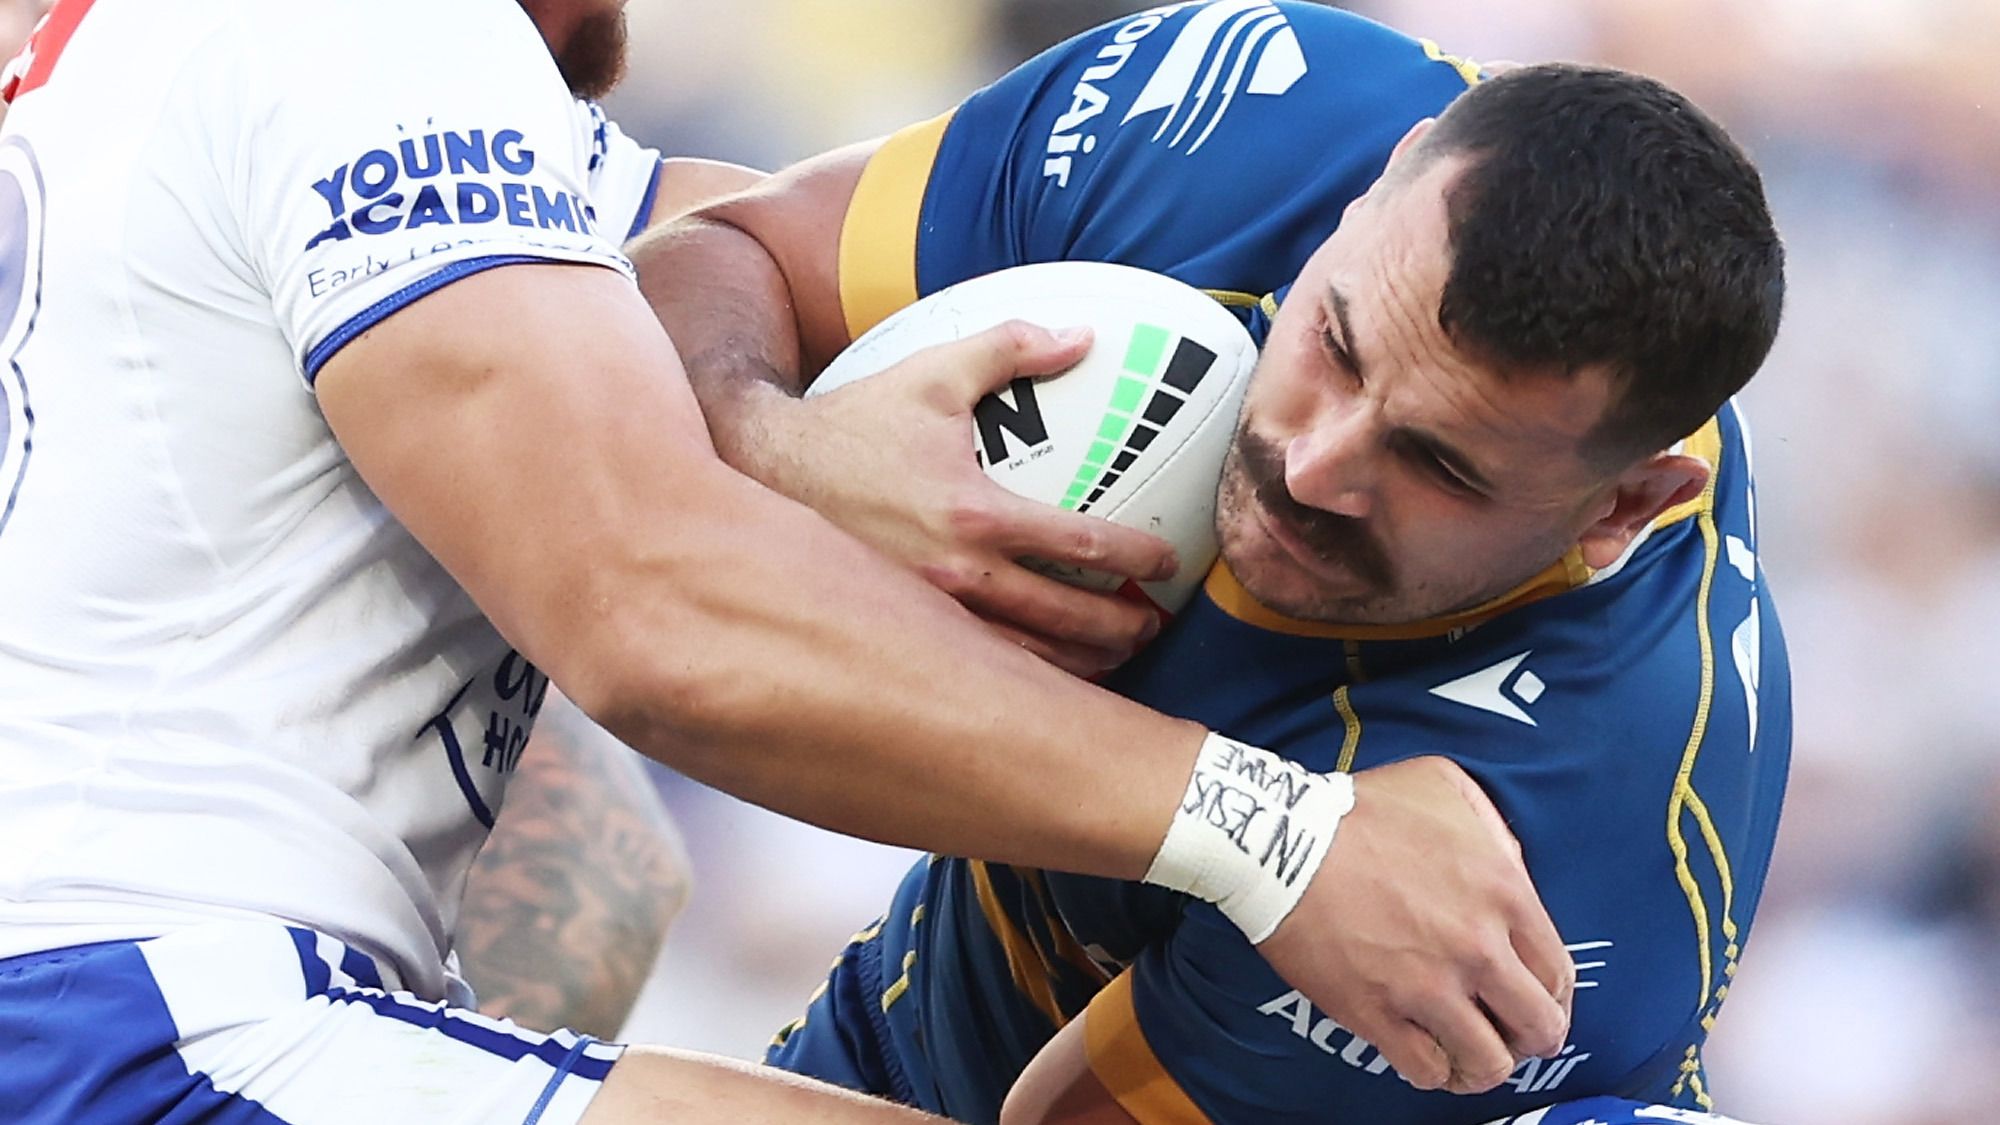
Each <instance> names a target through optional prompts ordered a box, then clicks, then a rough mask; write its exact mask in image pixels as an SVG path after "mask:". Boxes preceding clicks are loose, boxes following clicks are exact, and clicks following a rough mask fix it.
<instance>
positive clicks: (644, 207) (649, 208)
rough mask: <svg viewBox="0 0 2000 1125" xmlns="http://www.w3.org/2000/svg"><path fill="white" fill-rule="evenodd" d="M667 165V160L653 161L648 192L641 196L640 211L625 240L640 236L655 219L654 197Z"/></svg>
mask: <svg viewBox="0 0 2000 1125" xmlns="http://www.w3.org/2000/svg"><path fill="white" fill-rule="evenodd" d="M666 166H667V162H666V161H665V160H655V161H653V174H652V176H651V177H649V178H648V179H647V180H646V194H645V195H643V196H641V197H640V198H639V213H638V214H637V215H636V216H634V217H633V219H632V229H631V230H628V231H626V232H625V241H627V242H630V241H632V240H633V239H635V238H637V237H639V235H640V234H641V233H642V232H644V231H645V229H646V227H647V226H648V225H650V224H651V223H652V221H653V197H654V196H655V195H658V194H659V192H660V173H661V171H663V170H664V169H665V168H666Z"/></svg>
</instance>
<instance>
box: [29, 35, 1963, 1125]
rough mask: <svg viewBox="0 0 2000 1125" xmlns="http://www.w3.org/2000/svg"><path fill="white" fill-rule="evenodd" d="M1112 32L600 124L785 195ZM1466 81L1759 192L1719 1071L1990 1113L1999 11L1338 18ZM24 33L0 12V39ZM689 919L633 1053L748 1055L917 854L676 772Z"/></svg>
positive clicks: (1723, 1079) (1849, 1106) (1908, 1121)
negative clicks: (1780, 282)
mask: <svg viewBox="0 0 2000 1125" xmlns="http://www.w3.org/2000/svg"><path fill="white" fill-rule="evenodd" d="M1145 6H1146V5H1144V4H1142V3H1135V2H1120V0H730V2H728V3H714V2H709V0H631V7H630V13H631V19H632V30H633V39H634V42H633V47H634V50H633V67H632V74H631V77H630V78H629V80H628V81H627V83H626V85H625V86H624V88H623V89H622V90H621V91H620V93H619V94H618V95H617V96H615V97H614V98H613V99H611V101H610V103H609V105H610V108H611V110H612V113H613V115H614V116H615V117H617V118H618V119H619V120H620V121H621V122H622V123H623V124H624V125H625V127H626V128H627V130H628V131H630V132H632V133H633V134H635V135H637V136H638V137H640V138H641V139H643V140H645V141H647V142H649V143H651V144H655V145H658V146H660V147H661V148H662V149H663V150H665V151H666V152H668V153H670V154H678V155H697V156H711V157H719V158H724V159H729V160H735V161H740V162H743V163H747V164H752V165H756V166H759V167H765V168H774V167H777V166H780V165H783V164H785V163H788V162H790V161H792V160H794V159H797V158H800V157H802V156H805V155H808V154H810V153H813V152H816V151H819V150H821V149H823V148H827V147H831V146H833V145H836V144H841V143H845V142H848V141H853V140H859V139H862V138H865V137H869V136H872V135H876V134H879V133H882V132H886V131H888V130H890V129H893V128H895V127H897V126H900V125H903V124H906V123H908V122H911V121H914V120H918V119H921V118H924V117H928V116H930V115H932V114H934V113H937V112H939V111H941V110H943V109H945V108H947V107H949V106H950V105H952V104H954V103H955V102H957V101H958V100H959V99H960V98H961V97H963V96H964V95H965V94H966V93H968V92H970V91H971V90H973V89H975V88H976V87H977V86H979V85H980V84H982V83H983V82H985V81H987V80H989V79H991V78H993V77H994V76H996V75H998V74H999V73H1001V72H1002V71H1004V70H1005V69H1006V68H1007V67H1009V66H1011V65H1013V64H1014V63H1016V62H1018V61H1020V60H1022V59H1024V58H1026V57H1027V56H1029V55H1030V54H1032V53H1034V52H1035V51H1037V50H1039V49H1040V48H1041V47H1043V46H1046V45H1048V44H1050V43H1053V42H1055V41H1057V40H1059V39H1061V38H1062V37H1064V36H1066V35H1068V34H1070V33H1072V32H1075V31H1078V30H1081V29H1082V28H1085V27H1088V26H1090V25H1092V24H1095V23H1097V22H1100V21H1102V20H1105V19H1110V18H1113V17H1116V16H1119V15H1122V14H1125V13H1127V12H1131V11H1136V10H1138V9H1140V8H1142V7H1145ZM1350 6H1351V7H1353V8H1354V9H1356V10H1358V11H1360V12H1362V13H1363V14H1366V15H1369V16H1372V17H1374V18H1376V19H1379V20H1382V21H1383V22H1385V23H1388V24H1391V25H1392V26H1395V27H1398V28H1401V29H1403V30H1405V31H1407V32H1410V33H1411V34H1415V35H1420V36H1424V37H1426V38H1430V39H1434V40H1436V41H1437V42H1439V43H1440V44H1442V45H1443V46H1444V47H1445V49H1446V50H1448V51H1451V52H1453V53H1456V54H1461V55H1467V56H1470V57H1473V58H1478V59H1511V60H1516V61H1537V60H1543V59H1554V58H1561V59H1574V60H1583V61H1593V62H1602V63H1610V64H1614V65H1619V66H1624V67H1629V68H1632V69H1636V70H1640V71H1643V72H1646V73H1650V74H1653V75H1656V76H1658V77H1660V78H1663V79H1665V80H1667V81H1668V82H1670V83H1672V84H1674V85H1676V86H1678V87H1679V88H1681V89H1682V90H1684V91H1686V92H1687V93H1689V94H1690V95H1692V96H1693V97H1694V98H1695V99H1696V100H1697V101H1698V102H1700V103H1702V104H1703V105H1704V106H1706V107H1707V108H1709V109H1710V110H1711V111H1712V112H1713V113H1715V114H1716V115H1717V116H1718V117H1719V118H1721V119H1722V120H1723V121H1724V122H1725V123H1726V124H1727V125H1728V126H1729V127H1730V128H1731V129H1732V131H1733V132H1734V133H1735V135H1736V136H1737V138H1738V139H1739V140H1740V141H1741V142H1742V143H1743V144H1744V145H1745V147H1747V148H1748V149H1749V150H1750V151H1751V153H1752V154H1753V155H1754V156H1755V157H1756V158H1757V159H1758V161H1759V162H1760V164H1761V165H1762V167H1763V169H1764V172H1765V175H1766V177H1767V183H1768V186H1769V189H1770V193H1771V196H1772V200H1773V204H1774V207H1775V209H1776V212H1777V215H1778V219H1779V223H1780V225H1781V227H1782V229H1783V231H1784V234H1785V236H1786V241H1787V243H1788V246H1789V252H1790V284H1791V289H1790V303H1789V307H1788V309H1787V312H1786V321H1785V327H1784V330H1783V333H1782V335H1781V336H1780V339H1779V342H1778V346H1777V349H1776V351H1775V353H1774V354H1773V356H1772V358H1771V362H1770V364H1769V366H1768V368H1767V369H1766V371H1765V372H1764V374H1763V375H1762V376H1761V377H1760V378H1759V379H1758V381H1757V382H1756V384H1755V385H1754V386H1753V387H1752V389H1751V390H1750V392H1749V393H1748V395H1747V405H1748V409H1749V412H1750V414H1751V415H1752V417H1753V419H1754V420H1755V423H1756V425H1757V435H1756V436H1757V448H1756V454H1757V460H1758V467H1759V474H1760V479H1761V489H1760V501H1761V504H1760V507H1761V512H1762V521H1763V527H1762V531H1763V548H1762V555H1763V561H1764V565H1765V567H1766V569H1767V571H1768V572H1769V574H1770V576H1771V578H1772V581H1773V583H1774V586H1775V589H1776V591H1777V596H1778V599H1779V608H1780V611H1781V616H1782V619H1783V623H1784V628H1785V631H1786V633H1787V635H1788V638H1789V641H1790V646H1791V654H1792V662H1793V676H1794V688H1795V698H1796V705H1797V741H1796V748H1795V757H1794V773H1793V779H1792V790H1791V799H1790V802H1789V805H1788V808H1787V811H1786V815H1785V822H1784V828H1783V831H1782V834H1781V842H1780V847H1779V851H1778V856H1777V859H1776V861H1775V866H1774V869H1773V872H1772V875H1771V879H1770V883H1769V888H1768V891H1767V893H1766V896H1765V901H1764V906H1763V911H1762V913H1761V915H1760V916H1759V918H1758V921H1757V926H1756V930H1755V932H1754V934H1753V936H1752V940H1751V942H1750V945H1749V948H1748V952H1747V955H1746V958H1745V960H1744V963H1743V972H1742V974H1741V976H1740V977H1739V978H1738V980H1737V981H1736V983H1735V986H1734V987H1733V989H1732V992H1731V996H1730V999H1729V1003H1728V1005H1727V1007H1726V1008H1725V1009H1724V1011H1723V1014H1722V1020H1721V1023H1720V1025H1719V1027H1718V1029H1717V1031H1716V1033H1715V1036H1714V1039H1713V1041H1712V1044H1711V1048H1710V1051H1709V1056H1708V1057H1709V1063H1710V1067H1711V1076H1712V1079H1713V1082H1712V1088H1713V1089H1714V1090H1715V1091H1716V1093H1717V1095H1718V1097H1719V1099H1720V1107H1721V1108H1722V1109H1724V1110H1725V1111H1727V1112H1730V1113H1732V1114H1736V1115H1739V1116H1741V1117H1744V1118H1745V1119H1747V1120H1750V1121H1755V1122H1760V1123H1763V1125H1791V1123H1804V1122H1811V1123H1813V1125H1945V1123H1953V1125H1963V1123H1968V1122H1980V1121H1987V1120H1990V1118H1989V1117H1988V1116H1987V1114H1988V1113H1989V1112H1992V1111H1991V1110H1990V1109H1989V1108H1988V1107H1990V1106H1996V1105H2000V670H1996V666H1995V662H1994V661H1993V660H1992V659H1990V657H1989V652H1990V649H1991V642H1990V641H1989V638H1988V633H1989V630H1990V629H1991V628H1992V627H1993V626H1994V625H1996V624H2000V3H1995V2H1994V0H1759V2H1757V3H1740V2H1732V0H1509V2H1508V3H1506V4H1494V3H1475V2H1473V0H1357V2H1356V3H1354V4H1352V5H1350ZM37 7H39V4H38V3H37V0H0V41H10V42H11V41H13V40H14V39H16V38H17V37H18V36H19V35H21V34H24V33H25V31H26V28H27V26H28V23H29V22H30V21H31V19H32V13H33V10H34V9H35V8H37ZM659 780H660V784H661V786H662V789H663V792H664V793H665V795H666V797H667V800H668V803H669V805H670V806H671V808H672V809H673V811H674V812H675V814H676V816H677V818H678V820H679V823H680V825H681V827H682V830H683V832H684V833H685V835H686V837H687V841H688V844H689V848H690V852H691V854H692V857H693V863H694V868H695V870H694V876H695V883H696V889H695V897H694V901H693V905H692V906H691V907H690V908H689V910H688V911H687V913H686V914H685V915H684V916H683V918H682V919H681V921H680V922H679V923H678V924H677V926H676V928H675V930H674V932H673V934H672V935H671V937H670V939H669V942H668V945H667V949H666V952H665V954H664V955H663V957H662V959H661V963H660V965H659V968H658V970H657V971H656V973H655V974H654V977H653V979H652V981H651V982H650V983H649V985H648V987H647V991H646V994H645V996H644V997H642V999H641V1002H640V1006H639V1009H638V1011H637V1012H636V1014H635V1015H634V1017H633V1019H632V1022H631V1024H630V1025H629V1026H628V1027H627V1029H626V1032H627V1035H628V1037H631V1038H636V1039H645V1040H654V1041H663V1042H667V1043H672V1044H675V1045H679V1046H687V1047H698V1048H705V1049H709V1050H715V1051H720V1052H724V1053H727V1054H733V1055H740V1056H748V1057H755V1056H757V1055H758V1054H760V1053H761V1051H762V1049H763V1047H764V1044H765V1043H766V1041H767V1040H768V1039H769V1037H770V1035H771V1033H772V1032H773V1031H774V1030H775V1029H776V1028H778V1027H779V1026H780V1025H781V1024H783V1023H785V1022H786V1021H788V1020H790V1019H791V1018H792V1017H793V1016H795V1015H796V1014H797V1013H798V1011H799V1010H800V1009H801V1007H802V1006H803V1004H804V1002H805V999H806V996H807V995H808V993H810V991H811V990H812V988H813V987H814V986H815V985H816V984H817V983H818V982H819V980H820V979H821V978H822V977H823V975H824V973H825V970H826V966H827V963H828V961H829V960H830V959H831V958H832V957H833V956H834V954H835V953H836V951H837V950H838V949H839V948H840V946H841V945H842V944H843V943H844V942H845V941H846V939H847V937H848V935H849V934H850V933H851V932H852V931H853V930H855V929H858V928H859V927H861V926H863V925H864V924H866V923H867V922H868V921H869V920H871V919H872V918H873V917H874V916H875V914H876V913H877V912H878V911H879V910H880V909H881V908H882V906H883V905H884V904H885V903H886V901H887V896H888V894H889V891H890V889H891V887H892V886H893V885H894V883H895V882H896V880H897V879H898V877H899V876H900V875H901V873H902V871H903V870H904V868H905V867H907V865H908V863H909V861H910V859H911V858H912V857H911V855H910V854H909V853H904V852H897V851H894V850H891V849H886V848H878V847H874V846H872V845H867V844H863V843H859V842H856V841H852V840H846V839H843V838H839V837H834V836H830V835H827V834H825V833H820V832H817V831H815V830H813V829H809V828H805V827H802V826H800V825H797V824H794V823H792V822H788V821H784V820H781V819H779V818H777V817H774V816H771V815H769V814H765V813H762V812H759V811H757V810H754V809H751V808H749V807H748V806H745V805H742V804H740V803H737V802H735V801H732V800H730V799H729V798H725V797H721V796H718V795H716V794H714V793H712V792H710V791H708V790H705V789H702V788H701V787H699V786H696V785H694V784H692V783H689V782H686V781H684V780H682V779H679V778H676V777H673V776H671V775H668V774H666V773H665V772H664V771H662V772H661V773H660V775H659Z"/></svg>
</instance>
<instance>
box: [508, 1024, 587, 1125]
mask: <svg viewBox="0 0 2000 1125" xmlns="http://www.w3.org/2000/svg"><path fill="white" fill-rule="evenodd" d="M595 1042H597V1040H595V1039H592V1038H591V1037H590V1036H588V1035H579V1036H577V1037H576V1046H574V1047H571V1048H570V1049H569V1054H567V1055H564V1056H563V1060H562V1062H560V1063H558V1064H557V1065H556V1072H555V1073H554V1074H551V1075H549V1083H548V1085H546V1086H543V1087H542V1096H541V1097H539V1098H536V1099H535V1104H534V1105H533V1106H532V1107H531V1108H530V1109H529V1110H528V1116H527V1117H526V1118H525V1119H523V1120H522V1122H521V1125H540V1122H541V1120H542V1114H544V1113H546V1112H548V1108H549V1103H550V1102H552V1101H555V1100H556V1091H557V1090H560V1089H562V1084H563V1079H565V1078H568V1077H569V1075H570V1072H571V1071H572V1070H574V1069H576V1064H577V1060H578V1059H581V1058H582V1057H583V1049H584V1048H585V1047H588V1046H590V1045H591V1044H592V1043H595ZM607 1073H608V1072H607Z"/></svg>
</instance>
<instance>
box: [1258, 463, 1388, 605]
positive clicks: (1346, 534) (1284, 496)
mask: <svg viewBox="0 0 2000 1125" xmlns="http://www.w3.org/2000/svg"><path fill="white" fill-rule="evenodd" d="M1236 452H1237V456H1238V457H1239V458H1241V460H1242V464H1243V473H1244V476H1245V478H1246V479H1247V480H1248V481H1249V484H1250V490H1251V494H1252V495H1253V496H1254V497H1255V498H1256V501H1257V505H1258V506H1259V507H1261V508H1263V509H1264V511H1265V512H1266V513H1267V514H1268V515H1269V516H1270V517H1271V519H1273V520H1274V521H1276V522H1278V523H1280V524H1283V525H1284V527H1285V529H1286V530H1287V531H1289V532H1291V533H1292V534H1293V535H1294V536H1296V537H1297V538H1298V539H1299V541H1300V542H1301V543H1304V544H1305V545H1306V547H1307V548H1308V549H1309V550H1311V551H1312V553H1313V554H1314V555H1315V556H1317V557H1318V558H1319V559H1321V560H1322V561H1324V562H1328V563H1338V564H1343V565H1344V566H1345V567H1346V569H1348V570H1350V571H1352V572H1353V573H1354V574H1355V575H1356V576H1358V577H1359V578H1360V579H1361V580H1362V581H1363V582H1365V583H1367V584H1368V585H1369V586H1370V587H1372V588H1374V589H1375V590H1377V591H1380V592H1383V593H1387V592H1389V591H1390V590H1393V589H1395V585H1396V572H1395V568H1394V567H1392V566H1391V565H1390V564H1389V556H1388V554H1387V552H1385V551H1384V550H1383V549H1382V545H1381V544H1380V543H1378V542H1376V540H1375V537H1374V536H1372V535H1370V534H1368V529H1367V528H1366V527H1364V526H1363V525H1362V523H1361V521H1360V520H1357V519H1354V518H1353V517H1351V516H1343V515H1339V514H1336V513H1334V512H1328V511H1325V510H1323V509H1320V508H1312V507H1308V506H1306V505H1304V504H1301V503H1299V502H1298V501H1297V500H1294V499H1292V493H1291V490H1290V489H1288V488H1287V487H1286V486H1285V460H1284V456H1283V455H1282V454H1281V453H1279V451H1278V447H1277V446H1276V445H1274V444H1272V443H1271V442H1269V441H1267V440H1265V439H1264V438H1261V437H1259V436H1257V435H1256V434H1253V433H1251V432H1250V431H1249V430H1248V429H1247V428H1246V429H1243V430H1241V431H1239V432H1238V434H1237V435H1236Z"/></svg>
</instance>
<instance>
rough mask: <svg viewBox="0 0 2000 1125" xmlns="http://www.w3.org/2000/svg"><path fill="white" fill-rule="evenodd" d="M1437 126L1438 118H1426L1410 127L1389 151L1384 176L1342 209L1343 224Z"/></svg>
mask: <svg viewBox="0 0 2000 1125" xmlns="http://www.w3.org/2000/svg"><path fill="white" fill-rule="evenodd" d="M1435 124H1437V118H1435V117H1426V118H1424V119H1423V120H1422V121H1419V122H1417V123H1416V124H1415V125H1412V126H1410V129H1409V131H1408V132H1406V133H1404V134H1403V139H1402V140H1400V141H1397V142H1396V147H1395V148H1393V149H1390V150H1389V162H1388V164H1386V165H1384V166H1383V168H1382V174H1381V175H1380V176H1377V177H1375V183H1373V184H1369V185H1368V190H1367V191H1364V192H1362V193H1361V194H1360V195H1357V196H1355V197H1354V198H1353V199H1350V200H1348V201H1347V206H1346V207H1344V208H1342V209H1341V212H1340V221H1341V222H1343V223H1345V222H1346V221H1347V218H1348V216H1350V215H1352V214H1354V212H1355V211H1356V210H1357V209H1359V208H1360V207H1361V206H1362V204H1364V203H1366V202H1367V201H1368V199H1369V198H1370V197H1371V196H1373V195H1375V194H1376V190H1375V189H1376V186H1377V185H1379V184H1381V183H1383V182H1384V181H1386V180H1388V179H1389V175H1390V173H1391V172H1392V171H1393V170H1394V169H1395V167H1396V163H1397V161H1399V160H1401V159H1402V158H1403V156H1404V154H1405V153H1407V152H1409V151H1410V150H1411V149H1413V148H1415V147H1416V146H1417V142H1418V141H1420V140H1422V139H1423V136H1424V134H1425V133H1428V132H1430V131H1431V126H1432V125H1435Z"/></svg>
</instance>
